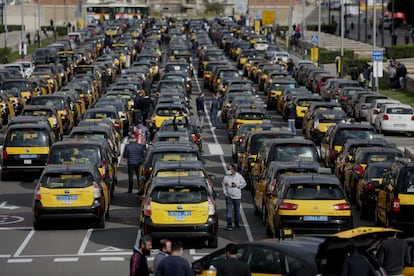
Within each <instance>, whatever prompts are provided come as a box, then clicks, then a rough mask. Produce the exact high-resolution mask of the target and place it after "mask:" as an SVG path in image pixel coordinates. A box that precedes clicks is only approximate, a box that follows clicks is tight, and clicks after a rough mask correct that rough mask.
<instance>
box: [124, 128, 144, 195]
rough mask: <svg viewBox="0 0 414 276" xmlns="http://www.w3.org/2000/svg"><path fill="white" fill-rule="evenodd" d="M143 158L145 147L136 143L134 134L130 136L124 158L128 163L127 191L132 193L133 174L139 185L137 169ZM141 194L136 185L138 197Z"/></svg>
mask: <svg viewBox="0 0 414 276" xmlns="http://www.w3.org/2000/svg"><path fill="white" fill-rule="evenodd" d="M144 156H145V145H143V144H139V143H137V141H136V137H135V134H134V133H132V134H131V135H130V139H129V144H128V145H127V146H126V147H125V152H124V158H126V159H127V161H128V162H127V163H128V191H127V193H128V194H130V193H132V187H133V185H134V174H135V175H136V176H137V180H138V183H139V167H140V166H141V164H142V162H143V161H144ZM142 194H143V192H142V191H141V190H140V187H139V185H138V193H137V195H138V196H141V195H142Z"/></svg>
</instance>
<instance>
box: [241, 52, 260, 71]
mask: <svg viewBox="0 0 414 276" xmlns="http://www.w3.org/2000/svg"><path fill="white" fill-rule="evenodd" d="M256 57H257V53H256V51H255V50H253V49H247V50H243V51H242V52H241V53H240V54H239V55H238V56H237V61H236V62H237V65H236V66H237V69H239V70H240V69H242V68H243V66H244V64H246V63H247V61H248V60H249V59H253V58H256Z"/></svg>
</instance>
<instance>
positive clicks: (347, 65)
mask: <svg viewBox="0 0 414 276" xmlns="http://www.w3.org/2000/svg"><path fill="white" fill-rule="evenodd" d="M368 62H372V60H371V58H358V59H356V58H355V59H354V58H352V59H350V58H347V57H345V58H344V72H345V73H346V74H350V73H351V70H352V68H353V67H357V68H359V67H362V66H364V65H365V64H367V63H368Z"/></svg>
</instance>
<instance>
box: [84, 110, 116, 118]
mask: <svg viewBox="0 0 414 276" xmlns="http://www.w3.org/2000/svg"><path fill="white" fill-rule="evenodd" d="M102 118H111V119H116V113H115V112H110V111H108V112H105V111H99V112H87V113H86V114H85V119H102Z"/></svg>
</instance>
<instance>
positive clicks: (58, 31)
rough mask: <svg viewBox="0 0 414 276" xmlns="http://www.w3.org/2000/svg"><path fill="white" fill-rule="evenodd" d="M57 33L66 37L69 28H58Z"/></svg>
mask: <svg viewBox="0 0 414 276" xmlns="http://www.w3.org/2000/svg"><path fill="white" fill-rule="evenodd" d="M56 32H57V35H58V36H65V35H67V34H68V28H67V27H66V26H56Z"/></svg>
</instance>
